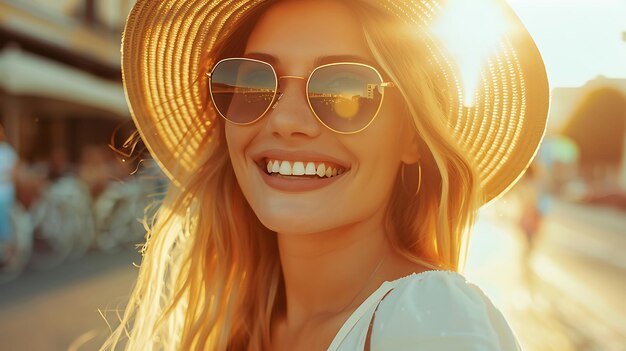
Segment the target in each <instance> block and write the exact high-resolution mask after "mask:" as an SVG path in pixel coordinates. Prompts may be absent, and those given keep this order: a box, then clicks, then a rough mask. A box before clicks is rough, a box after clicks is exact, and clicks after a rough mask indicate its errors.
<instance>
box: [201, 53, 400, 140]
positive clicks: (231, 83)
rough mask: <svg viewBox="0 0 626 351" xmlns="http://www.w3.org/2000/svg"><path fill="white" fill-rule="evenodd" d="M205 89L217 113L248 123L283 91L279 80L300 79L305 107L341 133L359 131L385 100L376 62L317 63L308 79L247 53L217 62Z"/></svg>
mask: <svg viewBox="0 0 626 351" xmlns="http://www.w3.org/2000/svg"><path fill="white" fill-rule="evenodd" d="M207 75H208V77H209V92H210V95H211V101H212V102H213V105H214V106H215V109H216V110H217V112H218V113H219V114H220V115H221V116H222V117H223V118H224V119H226V120H227V121H229V122H232V123H234V124H238V125H248V124H252V123H254V122H256V121H258V120H259V119H260V118H261V117H263V116H264V115H265V114H267V113H268V111H270V109H273V108H275V107H276V103H277V102H278V101H279V100H280V98H281V97H282V95H283V93H282V92H279V81H280V80H281V79H301V80H305V79H306V81H307V83H306V97H307V101H308V103H309V107H310V108H311V111H312V112H313V114H314V115H315V116H316V117H317V119H318V120H319V121H320V122H321V123H322V124H323V125H325V126H326V127H327V128H329V129H330V130H333V131H335V132H337V133H341V134H353V133H358V132H360V131H362V130H364V129H365V128H367V126H369V125H370V124H371V123H372V121H374V118H375V117H376V116H377V115H378V112H379V111H380V108H381V106H382V104H383V98H384V94H385V89H384V88H390V87H394V86H395V85H394V84H393V83H391V82H385V81H383V78H382V76H381V75H380V73H379V72H378V70H376V69H375V68H374V67H372V66H370V65H366V64H363V63H356V62H337V63H331V64H326V65H321V66H319V67H317V68H315V69H314V70H313V71H312V72H311V74H310V75H309V77H308V79H307V78H306V77H300V76H280V77H279V76H278V75H277V74H276V70H275V69H274V67H272V65H271V64H269V63H267V62H263V61H259V60H255V59H250V58H227V59H223V60H221V61H219V62H218V63H217V64H215V66H214V67H213V69H212V70H211V72H210V73H207Z"/></svg>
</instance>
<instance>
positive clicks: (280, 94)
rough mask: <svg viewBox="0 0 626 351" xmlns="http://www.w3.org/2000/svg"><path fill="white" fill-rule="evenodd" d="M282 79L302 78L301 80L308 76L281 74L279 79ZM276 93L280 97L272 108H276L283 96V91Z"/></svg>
mask: <svg viewBox="0 0 626 351" xmlns="http://www.w3.org/2000/svg"><path fill="white" fill-rule="evenodd" d="M281 79H300V80H306V77H301V76H280V77H278V80H281ZM276 94H277V95H278V97H277V98H276V101H274V104H272V107H271V108H272V110H273V109H275V108H276V105H277V104H278V102H279V101H280V99H281V98H282V97H283V94H284V93H283V92H280V91H277V92H276Z"/></svg>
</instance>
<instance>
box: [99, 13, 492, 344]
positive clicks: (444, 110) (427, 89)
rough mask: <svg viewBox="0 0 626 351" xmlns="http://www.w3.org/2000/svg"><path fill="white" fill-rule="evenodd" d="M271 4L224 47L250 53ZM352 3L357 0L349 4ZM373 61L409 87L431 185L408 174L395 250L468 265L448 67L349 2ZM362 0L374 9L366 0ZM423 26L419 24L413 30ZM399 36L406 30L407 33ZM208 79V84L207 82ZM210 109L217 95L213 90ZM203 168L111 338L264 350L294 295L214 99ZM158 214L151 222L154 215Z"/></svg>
mask: <svg viewBox="0 0 626 351" xmlns="http://www.w3.org/2000/svg"><path fill="white" fill-rule="evenodd" d="M271 3H274V2H267V3H265V4H264V5H261V6H260V7H258V8H256V9H252V10H250V11H249V12H248V14H247V15H246V16H245V17H242V18H241V19H240V20H239V22H238V25H235V26H234V27H233V29H232V31H230V32H229V33H225V35H224V39H223V40H222V41H221V42H220V43H218V44H217V45H216V47H215V50H214V51H213V52H210V53H207V59H206V60H205V61H206V67H203V69H202V70H201V71H202V72H201V74H204V73H205V72H206V71H207V70H208V69H209V67H211V65H212V64H213V63H214V62H215V61H216V60H218V59H219V58H222V57H227V56H236V55H238V56H240V55H242V54H243V49H244V46H243V45H245V43H246V38H247V37H248V35H249V33H250V32H251V31H252V30H253V28H254V25H255V23H256V20H257V19H258V18H259V17H260V14H261V13H262V12H263V9H264V8H266V7H267V6H268V4H271ZM346 3H347V2H346ZM350 3H351V4H349V6H351V7H354V8H355V10H356V12H355V13H357V15H358V16H359V17H360V18H361V21H362V23H363V30H364V36H365V38H366V41H367V44H368V45H369V47H370V49H371V51H372V54H373V55H374V58H375V59H376V61H377V63H378V64H379V65H380V67H381V68H382V69H383V71H384V72H385V74H386V75H388V77H389V78H390V79H391V80H392V81H393V82H395V83H396V85H397V86H398V88H399V91H400V93H401V94H402V96H403V98H404V101H405V106H406V114H407V116H410V117H408V118H407V119H406V120H407V123H409V124H410V125H412V126H413V127H414V128H415V130H416V133H418V134H419V136H420V139H421V145H420V155H421V161H420V162H421V167H422V169H423V172H422V179H421V182H422V185H421V187H420V191H419V193H418V195H417V196H415V195H414V194H408V193H407V191H406V190H405V187H404V186H403V183H402V179H401V177H400V175H398V177H397V181H396V185H395V188H394V191H393V194H392V197H391V201H390V204H389V206H388V213H387V216H386V228H387V232H388V239H389V241H390V243H391V245H392V247H393V248H394V249H395V250H396V251H397V252H398V253H400V254H402V255H403V256H405V257H407V258H409V259H411V260H412V261H414V262H416V263H421V264H423V265H425V266H427V267H431V268H432V269H448V270H455V271H457V270H460V269H461V268H462V265H463V262H464V258H465V254H466V253H465V251H466V247H467V239H468V238H467V237H468V229H469V228H470V226H471V224H472V222H473V218H474V215H475V212H476V210H477V208H478V207H479V206H480V204H481V202H480V197H479V196H480V195H479V185H478V184H479V183H478V180H477V176H476V173H475V171H474V169H473V166H472V165H471V164H470V163H469V162H468V161H467V159H466V157H465V156H464V155H463V153H462V152H461V150H460V147H459V146H458V144H457V143H456V142H455V141H454V140H453V139H452V137H451V133H450V131H449V128H448V127H447V123H448V116H449V108H448V104H447V103H446V101H445V97H444V96H442V95H441V94H439V92H440V91H441V89H442V87H441V86H440V85H441V83H440V80H438V79H437V78H436V76H437V74H438V73H437V72H435V71H434V69H433V68H432V67H430V66H428V65H425V64H424V62H427V54H428V52H427V50H425V47H424V43H423V42H421V40H418V39H416V38H415V37H411V36H409V35H403V34H408V33H409V32H410V31H411V28H410V27H409V26H407V25H403V24H400V23H397V22H398V21H397V20H396V19H394V18H391V17H389V16H388V15H387V14H385V13H382V12H378V11H375V10H374V9H372V8H369V7H367V6H365V4H360V2H359V3H358V4H357V3H356V2H350ZM360 5H363V6H360ZM413 31H414V29H413ZM399 34H400V35H399ZM200 82H202V80H199V82H198V84H200ZM203 98H204V100H205V102H206V106H210V104H209V103H208V100H207V95H206V94H204V96H203ZM199 118H206V119H207V120H208V121H209V122H210V123H211V132H210V133H208V134H207V135H205V136H204V140H203V146H202V147H201V148H199V149H200V150H203V154H202V155H198V158H199V159H200V160H201V162H200V163H199V164H200V165H201V166H199V168H198V169H197V170H196V171H195V172H194V174H193V175H192V176H191V177H190V178H189V179H182V180H180V181H181V185H182V186H181V187H173V186H172V187H170V188H169V190H168V192H167V194H166V197H165V199H164V200H163V202H162V204H161V206H160V208H159V210H158V212H157V213H156V215H155V217H154V220H153V221H151V223H150V225H146V229H147V231H148V234H147V237H146V244H145V246H144V252H143V261H142V263H141V267H140V271H139V277H138V279H137V283H136V286H135V287H134V290H133V293H132V296H131V298H130V300H129V302H128V305H127V308H126V310H125V312H124V315H123V317H122V318H121V324H120V326H119V327H118V328H117V329H115V330H114V332H113V334H112V335H111V336H110V338H109V339H108V340H107V342H106V343H105V344H104V345H103V347H102V350H108V349H111V350H113V349H115V348H116V345H118V344H119V343H120V342H121V341H122V340H121V339H122V337H123V336H124V335H126V337H127V339H128V340H125V345H126V349H127V350H154V349H164V350H265V349H269V347H270V324H271V318H272V314H273V312H274V311H275V310H276V308H278V307H280V306H282V305H283V304H284V300H285V292H284V283H283V281H282V275H281V267H280V261H279V256H278V247H277V241H276V235H275V233H274V232H272V231H270V230H269V229H267V228H265V227H264V226H263V225H262V224H261V223H260V221H259V219H258V218H257V217H256V215H255V214H254V212H253V211H252V209H251V208H250V206H249V205H248V203H247V202H246V200H245V198H244V196H243V194H242V192H241V190H240V188H239V185H238V183H237V181H236V179H235V175H234V171H233V167H232V165H231V162H230V159H229V156H228V150H227V145H226V142H225V137H224V122H223V121H222V120H221V119H220V118H217V117H216V114H215V113H214V111H212V109H211V108H210V107H207V110H206V111H205V112H204V113H203V115H202V116H199ZM146 222H147V221H146Z"/></svg>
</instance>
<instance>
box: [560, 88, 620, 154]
mask: <svg viewBox="0 0 626 351" xmlns="http://www.w3.org/2000/svg"><path fill="white" fill-rule="evenodd" d="M562 134H563V135H565V136H567V137H569V138H570V139H572V140H573V141H574V142H575V143H576V144H577V145H578V147H579V150H580V163H581V165H582V166H594V165H609V166H619V164H620V163H621V161H622V153H623V152H624V151H623V150H624V137H625V135H626V96H624V94H622V93H621V92H620V91H619V90H617V89H614V88H600V89H598V90H595V91H593V92H591V93H589V95H587V97H586V98H585V99H583V101H582V103H581V104H580V106H579V107H578V109H577V110H576V111H575V112H574V114H573V115H572V116H571V118H570V120H569V122H568V123H567V124H566V125H565V127H564V128H563V132H562Z"/></svg>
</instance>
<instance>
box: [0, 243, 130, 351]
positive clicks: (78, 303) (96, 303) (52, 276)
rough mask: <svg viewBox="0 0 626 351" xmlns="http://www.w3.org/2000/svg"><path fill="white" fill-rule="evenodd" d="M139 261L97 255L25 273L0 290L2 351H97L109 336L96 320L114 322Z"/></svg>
mask: <svg viewBox="0 0 626 351" xmlns="http://www.w3.org/2000/svg"><path fill="white" fill-rule="evenodd" d="M139 260H140V256H139V255H138V254H137V253H135V252H132V251H122V252H118V253H115V254H103V253H98V252H93V253H88V254H87V256H85V257H83V258H81V259H78V260H76V261H73V262H66V263H64V264H63V265H61V266H58V267H55V268H54V269H53V270H51V271H48V272H45V271H28V270H27V271H26V272H24V273H23V275H22V276H20V277H19V278H18V279H17V280H15V281H13V282H10V283H7V284H4V285H0V311H2V312H1V313H0V340H1V341H0V343H1V345H0V349H1V350H3V351H39V350H41V351H57V350H59V351H61V350H71V349H72V347H73V345H74V346H75V345H76V344H78V343H81V341H84V342H86V343H85V344H84V346H83V347H81V348H80V350H96V349H97V346H96V345H97V344H98V343H99V342H101V340H103V339H102V338H103V337H102V336H103V335H105V333H106V331H107V326H106V323H105V322H104V320H103V318H102V317H101V315H100V312H99V311H101V312H102V313H104V314H105V315H107V317H108V320H110V321H111V323H114V321H115V313H114V312H113V310H115V308H117V307H120V306H123V305H124V302H125V301H126V299H127V296H128V294H129V292H130V289H131V285H132V282H133V280H134V278H135V276H136V272H137V269H136V268H134V267H133V265H132V264H133V262H135V263H139Z"/></svg>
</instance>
